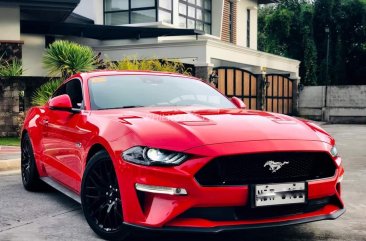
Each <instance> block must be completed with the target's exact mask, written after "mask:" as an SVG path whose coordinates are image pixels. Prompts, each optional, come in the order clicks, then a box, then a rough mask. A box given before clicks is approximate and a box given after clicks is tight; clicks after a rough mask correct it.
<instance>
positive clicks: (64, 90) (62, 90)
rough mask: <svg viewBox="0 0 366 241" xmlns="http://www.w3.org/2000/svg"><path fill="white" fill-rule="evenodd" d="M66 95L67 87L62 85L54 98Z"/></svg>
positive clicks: (54, 94)
mask: <svg viewBox="0 0 366 241" xmlns="http://www.w3.org/2000/svg"><path fill="white" fill-rule="evenodd" d="M64 94H66V86H65V85H61V86H60V87H59V88H58V89H57V90H56V91H55V93H53V95H52V98H54V97H56V96H60V95H64Z"/></svg>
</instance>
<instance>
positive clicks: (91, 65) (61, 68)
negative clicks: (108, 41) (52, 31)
mask: <svg viewBox="0 0 366 241" xmlns="http://www.w3.org/2000/svg"><path fill="white" fill-rule="evenodd" d="M43 64H44V66H45V68H46V69H47V70H48V73H49V74H50V75H51V76H62V78H67V77H69V76H71V75H73V74H76V73H79V72H86V71H91V70H94V69H95V68H96V64H97V63H96V59H95V54H94V52H93V50H92V49H91V48H90V47H88V46H83V45H80V44H77V43H74V42H70V41H65V40H58V41H55V42H54V43H53V44H51V45H50V46H49V48H48V49H46V52H45V54H44V56H43Z"/></svg>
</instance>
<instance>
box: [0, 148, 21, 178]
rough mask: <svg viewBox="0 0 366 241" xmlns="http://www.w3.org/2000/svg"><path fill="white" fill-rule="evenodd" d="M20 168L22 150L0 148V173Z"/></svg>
mask: <svg viewBox="0 0 366 241" xmlns="http://www.w3.org/2000/svg"><path fill="white" fill-rule="evenodd" d="M19 168H20V148H19V147H14V146H0V172H2V171H9V170H17V169H19Z"/></svg>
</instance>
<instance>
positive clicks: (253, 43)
mask: <svg viewBox="0 0 366 241" xmlns="http://www.w3.org/2000/svg"><path fill="white" fill-rule="evenodd" d="M247 9H249V10H250V48H251V49H257V31H258V26H257V22H258V21H257V20H258V3H257V1H256V0H242V1H239V2H238V8H237V10H238V12H237V23H236V26H237V33H236V34H237V35H236V36H237V37H236V39H237V44H238V45H240V46H244V47H247Z"/></svg>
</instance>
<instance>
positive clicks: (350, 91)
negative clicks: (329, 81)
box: [299, 85, 366, 123]
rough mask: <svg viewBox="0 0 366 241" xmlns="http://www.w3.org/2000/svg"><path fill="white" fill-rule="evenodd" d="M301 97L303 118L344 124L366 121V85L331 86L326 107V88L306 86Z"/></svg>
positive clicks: (300, 108)
mask: <svg viewBox="0 0 366 241" xmlns="http://www.w3.org/2000/svg"><path fill="white" fill-rule="evenodd" d="M299 97H300V98H299V113H300V115H301V116H305V117H312V118H314V119H318V120H320V119H322V118H324V119H323V120H324V121H330V122H343V123H347V122H360V123H362V121H364V120H366V85H358V86H356V85H345V86H329V87H328V90H327V106H326V107H325V86H306V87H305V88H304V90H303V91H301V92H300V96H299ZM363 123H366V121H364V122H363Z"/></svg>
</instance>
